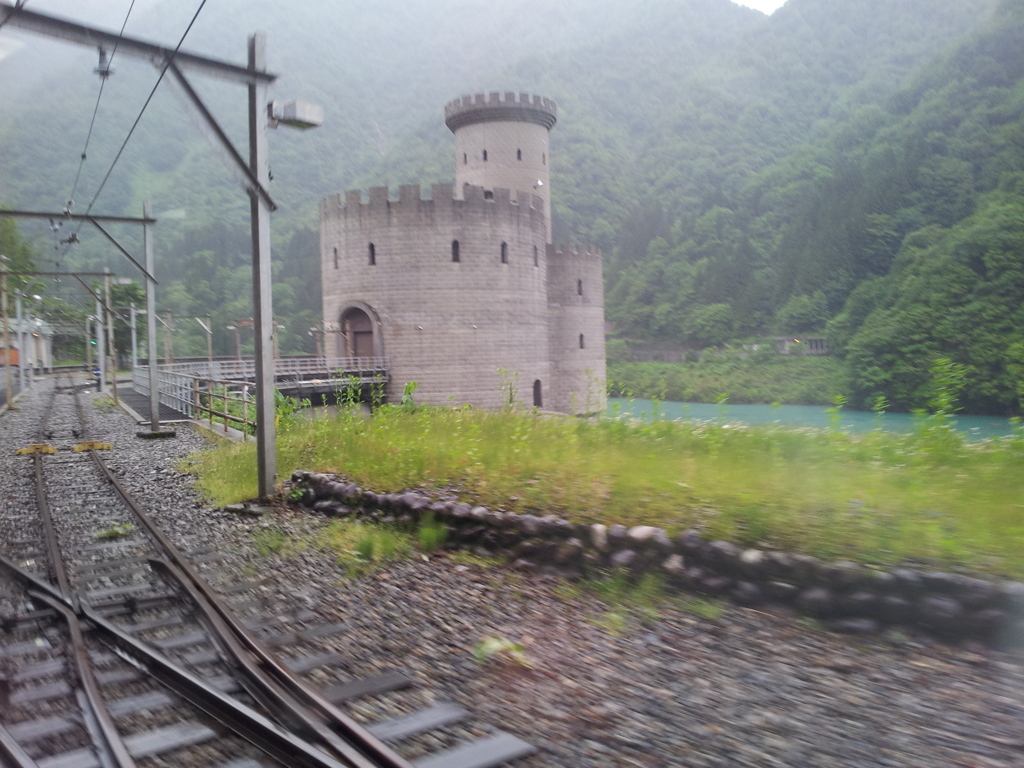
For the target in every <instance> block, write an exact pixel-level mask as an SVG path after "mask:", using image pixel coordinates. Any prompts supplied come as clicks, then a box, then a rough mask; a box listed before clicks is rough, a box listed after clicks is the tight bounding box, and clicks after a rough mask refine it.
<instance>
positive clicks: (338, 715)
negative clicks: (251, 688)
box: [89, 450, 413, 768]
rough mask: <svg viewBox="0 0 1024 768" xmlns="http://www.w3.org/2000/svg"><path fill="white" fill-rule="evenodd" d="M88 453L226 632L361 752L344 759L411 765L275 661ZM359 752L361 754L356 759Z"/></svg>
mask: <svg viewBox="0 0 1024 768" xmlns="http://www.w3.org/2000/svg"><path fill="white" fill-rule="evenodd" d="M89 453H90V454H91V455H92V458H93V460H94V461H95V462H96V466H97V467H99V469H100V471H101V472H102V473H103V475H104V476H105V477H106V479H107V481H108V482H109V483H110V484H111V485H112V486H113V487H114V490H116V491H117V493H118V494H119V495H120V496H121V499H122V500H123V501H124V503H125V504H126V505H128V507H129V508H130V509H131V510H132V512H134V513H135V515H136V517H137V519H138V520H139V522H140V523H141V524H142V526H143V528H145V529H146V532H147V533H149V535H150V537H152V538H153V539H154V540H155V541H156V542H157V543H158V544H159V546H160V548H161V549H163V551H164V553H165V554H166V555H167V557H168V559H169V561H170V563H171V564H173V565H174V566H175V567H176V568H177V569H179V570H180V571H181V572H182V573H183V574H184V575H185V577H186V578H187V580H188V581H190V582H191V583H192V584H193V585H194V587H195V589H196V590H197V591H198V592H199V593H200V594H201V595H202V596H203V597H204V598H206V600H207V601H208V602H209V604H210V605H211V606H212V607H213V609H214V610H216V612H217V614H218V615H219V616H220V618H221V619H222V620H223V622H224V624H226V625H227V627H229V628H230V634H233V635H234V636H235V638H237V640H238V641H240V642H241V643H242V644H243V645H244V646H245V648H246V650H248V651H249V652H250V653H252V654H253V655H254V656H255V657H256V659H257V660H258V662H259V664H260V666H261V667H263V669H264V670H265V671H266V672H267V673H269V674H270V675H272V676H273V677H274V678H276V681H277V682H278V684H280V685H282V686H283V687H285V688H286V689H287V690H288V691H290V693H291V694H292V696H296V697H298V698H299V699H300V700H301V701H302V703H303V704H304V705H305V706H312V707H314V708H315V709H316V710H318V711H319V712H320V713H321V715H322V716H324V717H325V718H327V719H328V720H329V721H330V722H331V723H332V724H333V725H334V726H335V727H336V728H338V729H339V730H340V731H341V734H342V736H343V737H344V738H345V739H347V740H348V742H349V744H351V745H352V746H353V747H355V748H356V749H357V750H358V752H359V753H361V755H360V754H352V753H351V752H350V750H348V749H345V750H344V753H345V754H346V759H348V760H350V761H353V765H355V766H359V768H413V766H412V764H411V763H410V762H409V761H407V760H405V759H403V758H402V757H400V756H399V755H398V754H397V753H396V752H395V751H394V750H392V749H391V748H390V747H388V746H386V745H385V744H384V743H383V742H382V741H380V740H379V739H378V738H377V737H376V736H374V735H373V734H371V733H370V732H369V731H367V730H366V729H365V728H363V727H362V726H361V725H359V724H358V723H357V722H355V721H354V720H353V719H352V718H350V717H349V716H348V715H346V714H345V713H344V712H342V711H341V710H340V709H338V708H337V707H336V706H334V705H333V704H332V703H330V702H329V701H327V700H326V699H325V698H323V696H321V695H320V694H318V693H317V692H316V691H314V690H313V689H311V688H309V687H308V686H307V685H306V684H305V683H303V682H302V681H301V680H299V679H298V678H297V677H296V676H295V675H294V674H293V673H292V672H291V671H290V670H289V669H288V668H287V667H285V666H284V665H283V664H281V662H279V661H278V660H277V659H276V658H275V657H274V656H273V655H272V654H271V653H270V652H269V651H268V650H267V649H266V648H265V647H264V646H263V644H262V643H260V642H259V640H257V639H256V638H255V637H253V636H252V634H251V633H250V632H249V631H248V630H247V629H245V627H243V626H242V624H241V622H239V621H238V619H237V617H235V615H234V613H233V612H232V611H231V610H230V609H229V608H228V607H227V605H226V604H225V603H224V602H223V601H222V600H221V599H220V596H219V595H217V594H216V592H215V591H214V590H213V588H212V587H211V586H210V585H209V584H208V583H207V582H206V580H205V579H203V578H202V576H200V575H199V573H198V572H196V570H195V569H194V568H193V567H192V565H191V564H190V563H189V562H188V561H187V560H185V558H184V557H183V556H182V555H181V553H180V552H179V551H178V548H177V547H175V546H174V544H173V543H172V542H171V540H170V539H169V538H168V537H167V536H166V535H165V534H164V532H163V531H162V530H160V528H159V527H158V526H157V525H156V523H155V522H154V521H153V520H152V518H150V517H149V515H147V514H146V513H145V512H144V511H143V510H142V508H141V507H140V506H139V505H138V503H137V502H136V501H135V499H134V497H132V496H131V494H129V493H128V492H127V491H126V490H125V489H124V487H123V486H122V485H121V484H120V483H119V482H118V481H117V478H116V477H114V474H113V473H112V472H111V471H110V468H109V467H107V465H106V463H105V462H104V461H103V460H102V459H101V458H100V456H99V454H98V453H97V452H96V451H94V450H90V451H89ZM240 662H241V659H240ZM243 666H244V665H243ZM258 679H260V680H261V681H262V680H263V678H262V677H260V678H258ZM273 692H274V689H273V688H272V689H269V690H268V693H273ZM275 695H277V694H275ZM289 706H290V707H291V708H292V709H293V711H294V716H295V717H296V718H299V719H308V718H304V717H303V714H302V710H301V709H298V708H296V703H295V702H294V701H293V702H291V703H290V704H289ZM314 730H315V732H317V733H321V731H320V729H318V728H315V729H314ZM361 756H365V757H363V758H362V759H360V757H361ZM366 758H369V759H370V760H371V761H372V762H366Z"/></svg>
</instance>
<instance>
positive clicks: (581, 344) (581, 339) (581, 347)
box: [580, 333, 585, 349]
mask: <svg viewBox="0 0 1024 768" xmlns="http://www.w3.org/2000/svg"><path fill="white" fill-rule="evenodd" d="M580 349H585V347H584V345H583V334H582V333H581V334H580Z"/></svg>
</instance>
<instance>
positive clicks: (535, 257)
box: [533, 245, 540, 267]
mask: <svg viewBox="0 0 1024 768" xmlns="http://www.w3.org/2000/svg"><path fill="white" fill-rule="evenodd" d="M533 266H535V267H539V266H540V253H539V252H538V251H537V246H536V245H535V246H533Z"/></svg>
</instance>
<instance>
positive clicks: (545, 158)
mask: <svg viewBox="0 0 1024 768" xmlns="http://www.w3.org/2000/svg"><path fill="white" fill-rule="evenodd" d="M540 158H541V161H542V164H543V165H547V164H548V153H547V152H542V153H541V156H540Z"/></svg>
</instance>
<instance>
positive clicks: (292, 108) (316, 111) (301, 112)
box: [267, 101, 324, 131]
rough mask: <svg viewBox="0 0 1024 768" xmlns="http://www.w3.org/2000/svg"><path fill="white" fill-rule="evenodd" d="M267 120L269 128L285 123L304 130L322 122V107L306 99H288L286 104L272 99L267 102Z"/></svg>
mask: <svg viewBox="0 0 1024 768" xmlns="http://www.w3.org/2000/svg"><path fill="white" fill-rule="evenodd" d="M267 120H268V122H269V124H270V127H271V128H277V126H278V125H287V126H288V127H289V128H298V129H299V130H302V131H305V130H308V129H310V128H319V127H320V126H321V125H323V124H324V108H323V107H322V106H321V105H320V104H312V103H310V102H308V101H289V102H288V103H287V104H278V103H277V102H276V101H272V102H270V103H269V104H267Z"/></svg>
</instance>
